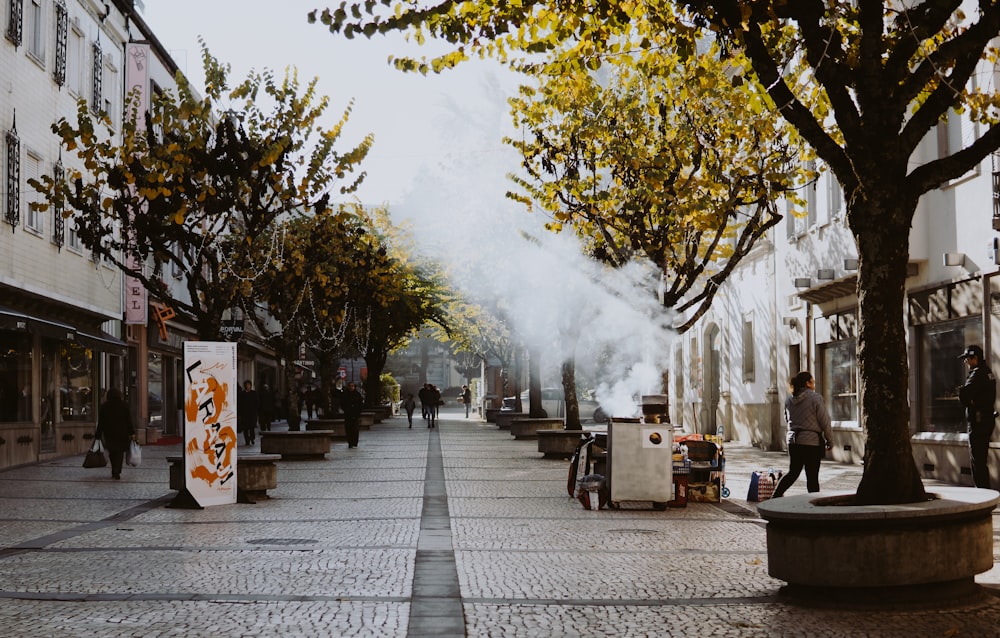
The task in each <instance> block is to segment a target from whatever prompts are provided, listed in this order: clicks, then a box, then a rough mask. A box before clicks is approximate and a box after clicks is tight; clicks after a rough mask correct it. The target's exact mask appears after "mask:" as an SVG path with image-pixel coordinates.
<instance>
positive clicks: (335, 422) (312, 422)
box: [306, 418, 347, 441]
mask: <svg viewBox="0 0 1000 638" xmlns="http://www.w3.org/2000/svg"><path fill="white" fill-rule="evenodd" d="M323 430H326V431H329V432H333V434H332V435H331V437H330V438H332V439H334V440H337V441H343V440H344V439H346V438H347V430H345V429H344V419H343V418H340V419H309V421H308V422H306V431H307V432H316V431H323Z"/></svg>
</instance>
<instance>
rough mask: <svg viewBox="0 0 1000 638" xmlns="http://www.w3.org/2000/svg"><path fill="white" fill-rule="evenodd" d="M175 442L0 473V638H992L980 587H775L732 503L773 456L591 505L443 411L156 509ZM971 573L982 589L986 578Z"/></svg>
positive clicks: (747, 513)
mask: <svg viewBox="0 0 1000 638" xmlns="http://www.w3.org/2000/svg"><path fill="white" fill-rule="evenodd" d="M253 449H254V448H253V447H243V446H241V448H240V451H252V450H253ZM178 453H179V446H178V445H170V446H157V445H149V446H146V447H145V448H144V451H143V463H142V466H141V467H139V468H128V467H126V468H125V471H124V472H123V475H122V480H121V481H112V480H111V477H110V471H108V470H106V469H97V470H85V469H83V468H82V467H81V463H82V457H74V458H69V459H61V460H57V461H52V462H47V463H42V464H38V465H33V466H27V467H21V468H16V469H12V470H8V471H4V472H0V634H2V636H4V637H6V636H11V637H39V638H41V637H46V638H48V637H50V636H57V635H58V636H80V637H87V638H105V637H118V636H143V637H150V636H155V637H159V636H186V637H201V636H269V637H271V636H324V637H325V636H389V637H395V636H426V635H434V636H437V637H445V636H463V635H467V636H484V637H487V636H488V637H494V636H495V637H508V636H509V637H534V636H539V637H549V636H656V637H659V636H692V637H694V636H698V637H725V636H761V637H765V636H767V637H770V636H808V637H814V636H818V637H827V636H829V637H831V638H832V637H837V638H840V637H855V636H857V637H861V636H885V637H889V636H892V637H895V636H899V637H901V638H902V637H907V638H909V637H911V636H940V637H954V636H997V635H1000V599H998V598H996V597H993V596H988V597H985V598H984V599H981V600H978V601H974V602H973V601H970V602H969V603H968V604H965V605H958V606H955V605H952V606H946V607H943V608H935V607H934V606H933V605H932V606H931V608H902V607H900V608H890V609H871V610H863V609H851V610H848V609H843V608H841V609H837V608H834V607H833V606H825V605H817V606H812V607H805V606H800V605H795V604H791V603H789V602H787V601H786V600H785V599H783V598H781V597H780V596H779V594H778V590H779V588H780V587H781V586H782V584H783V583H782V582H781V581H777V580H775V579H772V578H771V577H770V576H768V574H767V553H766V543H765V528H764V523H763V521H761V520H760V518H759V517H758V516H757V514H756V508H755V505H754V504H752V503H747V502H746V501H745V500H743V499H744V498H745V496H746V492H747V487H748V482H749V475H750V472H751V470H753V469H766V468H769V467H774V468H778V469H781V468H784V467H785V465H786V463H787V459H786V457H785V455H784V454H782V453H776V452H763V451H760V450H757V449H754V448H750V447H740V446H737V445H730V446H727V448H726V457H727V467H726V469H727V477H726V484H727V486H728V487H729V488H730V491H731V493H730V497H729V498H728V499H724V500H723V501H722V503H718V504H714V503H690V504H689V505H688V507H686V508H677V509H674V508H670V509H668V510H666V511H655V510H652V509H646V508H645V507H638V506H636V507H623V508H621V509H618V510H601V511H598V512H594V511H588V510H585V509H583V508H582V507H581V505H580V503H579V502H578V501H576V500H573V499H570V498H568V497H567V494H566V487H565V485H566V473H567V467H568V463H567V462H566V461H561V460H549V459H543V458H542V456H541V455H540V454H539V453H538V451H537V444H536V442H535V441H532V440H527V441H517V440H514V439H513V438H512V437H511V436H510V435H509V433H508V432H506V431H501V430H499V429H498V428H497V427H496V426H494V425H493V424H488V423H484V422H480V421H476V420H474V419H465V418H464V413H460V412H458V411H454V412H447V411H446V412H445V413H444V414H443V418H442V421H441V425H440V427H439V428H438V429H436V430H430V429H427V428H426V427H424V424H423V422H422V421H421V420H420V419H415V425H414V428H413V429H408V428H407V427H406V420H405V419H404V418H400V417H397V418H394V419H389V420H387V421H385V422H383V423H380V424H377V425H375V426H374V427H372V429H371V430H369V431H363V432H362V433H361V443H360V447H358V448H357V449H348V448H347V446H346V444H344V443H343V442H335V443H334V446H333V450H332V451H331V453H329V454H328V455H327V458H326V459H324V460H315V461H281V462H279V463H278V486H277V488H276V489H274V490H271V491H270V497H271V498H270V499H265V500H260V501H258V503H257V504H255V505H247V504H236V505H221V506H214V507H210V508H206V509H203V510H188V509H172V508H167V507H166V505H167V503H168V502H169V501H170V499H171V497H172V496H173V494H174V493H173V492H171V491H170V490H169V488H168V466H167V462H166V457H167V456H168V455H176V454H178ZM860 475H861V470H860V468H859V467H855V466H845V465H840V464H837V463H833V462H828V461H824V464H823V469H822V471H821V475H820V476H821V481H822V485H823V488H824V489H852V488H854V487H856V485H857V482H858V480H859V478H860ZM804 490H805V481H804V479H800V480H799V482H798V484H796V485H795V486H794V487H793V488H792V490H791V491H790V493H792V494H794V493H801V492H803V491H804ZM994 522H995V523H994V528H995V529H1000V519H998V516H997V515H996V514H995V515H994ZM994 538H995V539H996V538H997V535H996V534H995V535H994ZM998 547H1000V545H998ZM977 582H979V583H980V584H982V585H984V586H986V587H987V588H988V589H989V590H990V591H994V590H996V591H1000V570H998V569H997V568H994V569H992V570H991V571H989V572H987V573H985V574H982V575H980V576H979V577H977Z"/></svg>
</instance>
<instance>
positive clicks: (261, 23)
mask: <svg viewBox="0 0 1000 638" xmlns="http://www.w3.org/2000/svg"><path fill="white" fill-rule="evenodd" d="M324 6H327V5H325V4H324V2H323V0H306V1H305V2H303V1H301V0H282V1H281V2H275V1H274V0H145V10H144V11H143V16H144V18H145V20H146V22H147V23H148V24H149V25H150V27H151V28H152V29H153V31H154V33H155V34H156V36H157V38H158V39H159V40H160V41H161V43H162V44H163V45H164V47H166V49H167V50H168V51H169V52H170V53H171V55H172V57H173V58H174V60H175V61H176V62H177V64H178V66H179V67H180V68H181V69H182V70H183V71H184V72H185V74H186V75H187V76H188V77H189V78H191V79H192V80H193V81H194V82H195V84H196V86H198V87H199V88H201V87H202V86H203V74H202V69H201V59H200V49H199V44H198V37H199V36H201V37H203V38H204V40H205V42H206V44H207V45H208V48H209V50H210V51H211V52H212V54H213V55H215V57H217V58H218V59H219V60H220V61H222V62H225V63H229V64H231V65H232V68H233V72H232V77H233V78H235V79H242V78H243V77H245V75H246V73H247V71H249V70H250V69H251V68H253V69H257V70H261V69H264V68H269V69H272V70H274V71H276V72H278V73H279V75H280V74H281V73H283V72H284V69H285V68H286V67H288V66H294V67H296V68H297V69H298V72H299V80H300V82H301V83H302V84H305V83H307V82H308V81H309V80H311V79H312V78H313V77H318V78H319V85H318V87H319V92H320V93H321V94H324V95H327V96H329V97H330V98H331V105H330V108H329V109H328V111H327V113H328V115H329V122H328V125H332V124H333V123H334V122H335V121H336V120H337V119H338V118H339V117H340V115H341V113H342V112H343V110H344V108H345V107H346V106H347V105H348V103H349V102H350V101H351V100H352V99H353V100H354V111H353V113H352V115H351V117H350V125H349V127H348V129H347V133H346V136H345V138H346V139H345V145H344V147H342V148H346V147H347V146H346V145H347V143H348V142H349V143H351V144H352V145H353V144H355V143H357V141H359V140H360V139H361V138H362V137H363V136H364V135H365V134H367V133H374V134H375V145H374V148H373V149H372V151H371V153H370V154H369V156H368V160H367V161H366V163H365V169H366V170H367V172H368V177H367V178H366V184H365V185H364V186H363V187H362V190H361V192H360V198H361V199H362V201H364V202H365V203H366V204H381V203H390V204H404V203H405V200H407V199H409V198H411V197H416V198H417V199H418V200H425V199H426V198H425V197H423V196H422V195H421V194H420V193H419V192H414V191H420V190H422V189H426V188H429V187H431V186H432V185H433V184H429V183H427V179H426V177H424V178H419V177H418V176H420V175H422V174H423V175H426V170H427V169H428V167H431V168H432V170H433V168H434V167H438V168H440V167H441V166H443V165H452V166H463V165H464V166H469V165H473V164H475V165H479V166H480V167H481V166H482V165H483V164H490V165H495V166H496V168H497V170H498V171H500V173H501V174H505V173H507V172H509V171H510V170H511V168H512V167H510V166H509V165H508V163H509V162H510V161H511V158H512V155H511V154H510V153H511V151H510V149H509V148H505V147H503V145H502V144H501V142H500V138H501V136H502V135H503V134H504V132H505V131H502V130H501V129H500V127H501V126H503V124H504V122H507V123H508V124H507V125H508V126H509V117H507V116H506V113H507V107H506V105H505V103H504V96H505V95H508V94H510V93H511V92H512V91H513V90H514V89H515V87H516V82H515V81H514V79H513V76H512V75H511V74H509V73H507V72H505V71H503V70H501V69H500V68H499V67H498V65H496V64H494V63H482V62H479V61H478V60H477V61H475V62H471V63H469V64H468V65H467V66H463V67H460V68H459V69H457V70H455V71H452V72H449V73H446V74H444V75H438V76H421V75H419V74H409V73H407V74H404V73H401V72H399V71H396V70H395V69H393V68H391V67H390V66H389V64H388V63H387V58H388V56H389V55H390V54H399V53H401V52H406V51H411V52H412V51H425V50H426V51H428V52H429V51H431V49H430V48H429V47H422V48H418V47H415V46H413V45H411V44H408V43H406V42H405V41H404V40H403V39H402V38H401V37H399V36H393V37H391V38H386V37H381V36H380V37H376V39H374V40H370V41H369V40H365V39H363V38H362V39H355V40H346V39H344V38H343V37H341V36H335V35H333V34H331V33H329V32H328V31H327V29H326V27H324V26H323V25H321V24H309V23H308V21H307V20H306V15H307V14H308V12H309V11H310V10H312V9H317V8H320V9H321V8H323V7H324ZM494 91H496V92H494ZM498 96H499V97H498ZM484 118H485V121H486V124H485V125H483V122H484ZM469 122H478V124H476V125H475V126H477V127H479V128H485V129H493V130H479V131H477V132H476V134H475V135H473V134H469V133H466V134H459V133H458V132H457V131H459V130H460V129H461V128H462V127H463V126H467V125H468V124H469ZM502 156H505V157H506V159H501V157H502ZM513 161H515V162H516V156H515V157H513ZM465 183H466V184H467V185H469V186H471V184H468V180H465Z"/></svg>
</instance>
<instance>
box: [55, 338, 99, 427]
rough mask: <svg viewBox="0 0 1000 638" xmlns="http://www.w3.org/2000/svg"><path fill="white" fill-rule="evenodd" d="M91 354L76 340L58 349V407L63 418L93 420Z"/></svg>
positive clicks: (93, 375)
mask: <svg viewBox="0 0 1000 638" xmlns="http://www.w3.org/2000/svg"><path fill="white" fill-rule="evenodd" d="M94 367H95V366H94V353H93V351H92V350H91V349H89V348H85V347H83V346H81V345H80V344H77V343H68V342H66V343H63V344H62V345H61V347H60V349H59V380H60V381H59V406H60V411H61V413H62V420H63V421H93V420H94V412H95V411H94V401H95V396H94V387H95V378H96V377H95V374H94Z"/></svg>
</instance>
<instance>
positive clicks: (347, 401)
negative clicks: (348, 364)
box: [340, 381, 365, 448]
mask: <svg viewBox="0 0 1000 638" xmlns="http://www.w3.org/2000/svg"><path fill="white" fill-rule="evenodd" d="M364 403H365V399H364V397H362V396H361V393H360V392H358V386H357V385H356V384H355V383H354V382H353V381H351V382H350V383H348V384H347V389H346V390H344V391H343V394H342V395H341V397H340V409H341V410H343V411H344V433H345V434H346V435H347V447H349V448H353V447H358V430H360V429H361V408H362V406H364Z"/></svg>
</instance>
